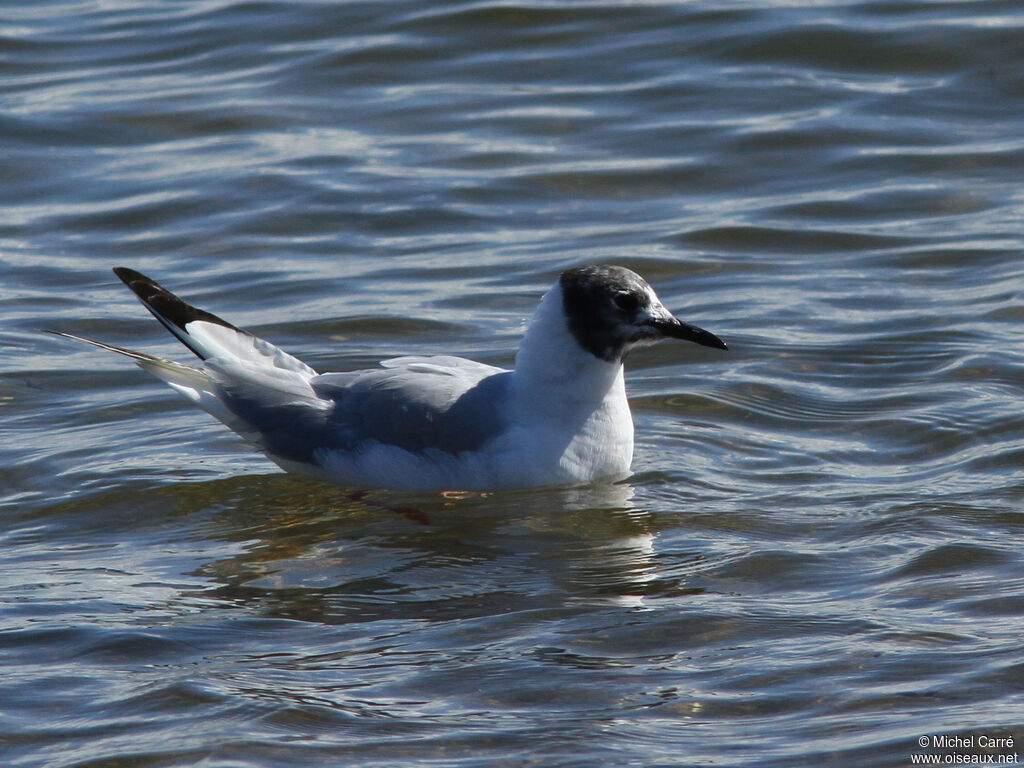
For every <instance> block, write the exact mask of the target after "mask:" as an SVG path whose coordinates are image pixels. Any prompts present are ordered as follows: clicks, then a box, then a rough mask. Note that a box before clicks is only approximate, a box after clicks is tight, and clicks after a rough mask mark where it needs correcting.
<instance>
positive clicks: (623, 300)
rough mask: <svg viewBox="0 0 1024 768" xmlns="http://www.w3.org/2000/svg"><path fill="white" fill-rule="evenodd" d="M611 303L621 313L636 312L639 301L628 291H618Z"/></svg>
mask: <svg viewBox="0 0 1024 768" xmlns="http://www.w3.org/2000/svg"><path fill="white" fill-rule="evenodd" d="M612 301H613V302H614V303H615V306H616V307H618V308H619V309H621V310H622V311H623V312H630V313H632V312H636V311H637V310H638V309H639V308H640V299H639V298H638V297H637V295H636V294H635V293H630V292H628V291H620V292H619V293H616V294H615V295H614V296H612Z"/></svg>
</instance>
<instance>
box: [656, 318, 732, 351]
mask: <svg viewBox="0 0 1024 768" xmlns="http://www.w3.org/2000/svg"><path fill="white" fill-rule="evenodd" d="M653 325H654V327H655V328H656V329H657V330H658V332H659V333H661V335H662V336H666V337H668V338H670V339H682V340H683V341H692V342H694V343H695V344H701V345H703V346H705V347H714V348H715V349H728V347H727V346H725V342H724V341H722V340H721V339H720V338H718V337H717V336H715V334H713V333H711V331H705V330H704V329H703V328H698V327H697V326H696V325H690V324H689V323H684V322H683V321H682V320H679V319H677V318H674V317H673V318H672V319H671V320H659V321H658V322H656V323H654V324H653Z"/></svg>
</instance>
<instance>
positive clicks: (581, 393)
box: [515, 285, 625, 409]
mask: <svg viewBox="0 0 1024 768" xmlns="http://www.w3.org/2000/svg"><path fill="white" fill-rule="evenodd" d="M515 371H516V379H517V384H518V385H519V386H520V387H521V389H520V394H521V395H523V396H525V397H526V398H528V399H529V400H531V401H532V402H533V403H534V404H535V405H536V406H544V407H552V408H563V407H570V408H573V409H576V408H581V407H582V408H587V407H593V408H596V407H598V406H599V405H600V404H601V403H602V402H604V401H605V399H606V398H607V397H608V396H609V395H612V396H613V397H614V396H618V395H619V394H620V393H621V397H622V398H623V399H624V398H625V383H624V379H623V374H622V364H621V363H620V362H618V361H616V362H611V363H610V362H607V361H605V360H601V359H599V358H597V357H596V356H594V355H593V354H591V353H590V352H587V351H586V350H584V349H583V348H582V347H580V345H579V344H577V343H576V339H575V338H574V337H573V335H572V332H571V331H570V330H569V327H568V325H567V323H566V320H565V312H564V310H563V305H562V289H561V287H560V286H558V285H555V287H554V288H552V289H551V290H550V291H548V292H547V293H546V294H545V295H544V298H543V299H541V302H540V306H539V307H537V311H536V313H535V314H534V316H533V320H531V321H530V325H529V327H528V328H527V329H526V335H525V336H524V337H523V341H522V343H521V344H520V345H519V352H517V353H516V365H515Z"/></svg>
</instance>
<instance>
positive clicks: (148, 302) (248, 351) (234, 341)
mask: <svg viewBox="0 0 1024 768" xmlns="http://www.w3.org/2000/svg"><path fill="white" fill-rule="evenodd" d="M114 274H115V275H117V276H118V277H119V278H120V279H121V281H122V282H123V283H124V284H125V285H127V286H128V287H129V288H130V289H131V290H132V292H133V293H134V294H135V295H136V296H137V297H138V299H139V301H141V302H142V305H143V306H144V307H145V308H146V309H148V310H149V311H150V313H152V315H153V317H155V318H156V319H157V320H159V321H160V323H161V325H163V326H164V328H166V329H167V330H168V331H170V332H171V333H172V334H174V336H175V338H177V339H178V341H180V342H181V343H182V344H184V345H185V346H186V347H188V348H189V349H190V350H192V352H193V353H194V354H195V355H196V356H197V357H199V359H201V360H208V359H210V358H221V359H224V360H228V361H237V362H241V363H248V364H252V365H254V366H256V367H260V368H277V369H280V370H283V371H291V372H294V373H298V374H300V375H301V376H302V377H304V378H306V379H309V378H312V377H313V376H316V371H314V370H313V369H312V368H310V367H309V366H308V365H306V364H305V363H304V362H302V361H301V360H299V359H298V358H296V357H293V356H292V355H289V354H288V353H287V352H285V351H284V350H283V349H280V348H279V347H276V346H274V345H273V344H271V343H270V342H268V341H264V340H263V339H261V338H259V337H257V336H254V335H253V334H251V333H249V332H248V331H244V330H242V329H241V328H236V327H235V326H233V325H232V324H231V323H229V322H227V321H226V320H222V319H221V318H219V317H217V316H216V315H214V314H212V313H210V312H207V311H206V310H204V309H199V308H197V307H193V306H192V305H191V304H188V303H187V302H185V301H183V300H182V299H180V298H179V297H178V296H175V295H174V294H173V293H171V292H170V291H168V290H167V289H166V288H164V287H163V286H162V285H160V284H159V283H158V282H156V281H155V280H153V279H151V278H149V277H146V276H145V275H143V274H142V273H141V272H136V271H135V270H134V269H128V268H127V267H115V268H114ZM115 351H117V350H116V349H115Z"/></svg>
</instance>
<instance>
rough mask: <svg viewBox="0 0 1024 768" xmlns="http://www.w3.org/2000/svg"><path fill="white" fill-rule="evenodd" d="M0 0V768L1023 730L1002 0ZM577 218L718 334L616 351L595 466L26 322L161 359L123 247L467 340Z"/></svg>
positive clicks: (267, 318)
mask: <svg viewBox="0 0 1024 768" xmlns="http://www.w3.org/2000/svg"><path fill="white" fill-rule="evenodd" d="M2 18H3V24H2V27H0V52H2V62H3V64H2V79H0V88H2V101H0V104H2V114H0V137H2V144H0V146H2V148H3V155H2V156H3V163H2V166H0V167H2V174H3V183H2V184H0V297H2V301H0V342H2V346H0V404H2V413H3V415H4V418H3V419H2V421H0V431H2V433H3V434H2V438H3V439H2V443H0V466H2V467H3V469H2V470H0V482H2V488H3V490H2V495H0V514H2V518H0V519H2V521H3V523H2V528H0V537H2V542H3V553H4V561H3V566H2V568H0V580H2V581H0V584H2V592H0V595H2V597H0V600H2V613H0V664H2V669H3V674H2V676H0V701H2V702H3V705H2V707H0V751H2V754H3V761H2V762H3V763H4V765H7V766H19V767H21V766H47V767H48V768H71V767H72V766H74V767H75V768H86V767H88V768H99V767H100V766H103V767H104V768H114V767H116V768H127V767H128V766H132V767H133V768H134V767H136V766H139V767H141V766H161V767H163V766H232V767H235V766H287V767H289V768H294V767H295V766H342V765H346V766H347V765H359V766H374V768H379V767H381V766H385V767H386V766H402V767H403V768H404V767H408V766H427V765H445V766H449V765H459V766H500V765H508V766H519V765H526V764H530V765H544V766H581V767H582V766H587V767H588V768H589V767H590V766H597V765H601V766H627V765H630V766H670V765H671V766H674V765H679V766H684V765H685V766H705V765H749V766H754V765H756V766H779V767H780V768H781V767H782V766H786V767H790V766H821V765H842V766H846V765H858V766H862V765H863V766H902V765H911V764H912V760H913V759H915V758H914V757H913V756H914V755H916V754H919V753H930V754H933V755H939V756H941V758H942V759H949V760H953V759H969V758H970V757H971V756H972V755H992V756H993V757H994V758H997V759H1003V760H1004V764H1006V763H1005V761H1008V760H1011V758H1014V755H1015V754H1016V753H1018V752H1020V751H1024V750H1021V749H1020V745H1021V742H1022V741H1024V672H1022V670H1024V651H1022V650H1021V642H1020V637H1021V631H1022V617H1024V559H1022V557H1021V554H1020V552H1021V544H1020V541H1021V534H1022V533H1024V485H1022V482H1021V477H1022V474H1021V473H1022V470H1021V465H1022V459H1024V450H1022V448H1021V437H1022V435H1024V415H1022V408H1021V400H1022V398H1021V380H1022V376H1021V373H1022V370H1024V353H1022V351H1021V350H1022V345H1021V338H1022V330H1021V328H1022V326H1021V321H1022V320H1024V302H1022V297H1021V293H1022V290H1024V267H1022V261H1021V256H1020V254H1021V246H1022V236H1021V219H1022V217H1021V210H1022V207H1021V206H1022V192H1021V185H1020V184H1021V182H1020V180H1021V178H1022V170H1024V98H1022V97H1024V76H1022V74H1021V73H1022V72H1024V47H1022V45H1021V39H1022V34H1024V9H1022V8H1021V6H1020V4H1019V3H1018V2H1017V0H1005V2H998V1H995V0H978V1H977V2H967V1H966V0H964V1H962V2H923V1H921V2H909V1H908V2H898V1H896V0H892V1H889V2H869V3H863V2H832V3H821V2H809V1H808V2H724V1H723V2H712V1H711V0H697V1H695V2H689V3H658V2H648V3H627V2H621V1H620V2H616V1H615V0H609V1H608V2H593V3H576V2H568V1H565V0H563V1H562V2H538V3H529V4H526V3H514V2H513V3H508V2H498V1H497V0H483V1H482V2H476V3H427V2H374V3H326V2H296V1H295V0H290V1H289V2H259V3H253V2H249V3H245V2H228V1H227V0H221V1H214V0H209V1H207V2H171V1H168V0H135V1H134V2H133V1H132V0H114V1H113V2H107V3H84V2H70V1H66V2H58V1H55V2H34V3H14V2H7V3H5V4H4V7H3V13H2ZM585 262H615V263H621V264H624V265H626V266H630V267H632V268H635V269H637V270H638V271H640V272H641V273H643V274H644V275H646V276H647V277H648V278H649V279H650V280H651V282H652V283H654V284H655V286H656V287H657V288H658V290H659V293H660V295H661V296H662V298H663V299H664V300H665V302H666V304H667V305H668V306H670V307H672V308H674V309H677V310H678V311H679V313H680V314H681V316H682V317H683V318H684V319H687V320H689V321H691V322H694V323H697V324H699V325H701V326H703V327H706V328H708V329H709V330H711V331H713V332H715V333H717V334H719V335H720V336H722V337H723V338H724V339H726V340H727V341H728V343H729V345H730V348H731V350H730V352H729V353H727V354H720V353H717V352H715V351H714V350H706V349H701V348H698V347H695V346H684V345H668V344H665V345H662V346H659V347H656V348H652V349H646V350H641V351H637V352H635V353H634V354H633V355H632V356H631V358H630V364H631V365H630V367H629V371H628V376H627V381H628V386H629V389H630V394H631V399H632V404H633V410H634V416H635V420H636V422H637V433H638V446H637V456H636V460H635V463H634V468H635V470H636V474H635V475H634V477H633V478H632V479H631V480H630V481H629V482H628V483H625V484H620V485H616V486H598V487H594V488H589V489H576V490H538V491H528V492H518V493H501V494H494V495H490V496H483V497H480V496H473V497H465V498H460V497H441V496H436V495H416V494H398V493H388V492H383V491H381V492H373V493H371V494H369V495H368V496H363V495H360V494H355V493H353V492H352V491H351V490H350V489H344V488H333V487H329V486H325V485H320V484H317V483H313V482H310V481H306V480H302V479H296V478H293V477H288V476H285V475H283V474H281V473H279V472H277V471H276V470H275V469H274V468H273V467H272V466H271V465H270V464H268V463H267V462H266V461H264V460H263V459H261V458H260V457H259V456H258V455H255V454H253V453H252V452H251V451H249V450H248V449H247V448H245V447H244V446H242V445H241V444H240V443H239V442H238V441H237V440H236V439H235V438H234V437H233V436H232V435H231V434H230V433H228V432H227V431H226V430H224V429H223V428H222V427H220V426H219V425H217V424H216V423H214V422H213V421H212V420H211V419H209V418H208V417H206V416H205V415H204V414H202V413H200V412H197V411H194V410H192V409H191V408H189V407H188V405H187V404H185V403H184V402H183V401H180V400H179V399H177V398H176V396H175V395H174V394H173V393H172V392H171V391H170V390H167V389H166V388H163V387H161V386H160V385H159V384H158V383H157V382H155V381H153V380H152V379H150V378H149V377H147V376H146V375H145V374H144V373H142V372H141V371H138V370H136V369H135V368H134V367H133V366H131V365H130V364H128V363H127V362H126V361H123V360H120V359H117V358H114V357H113V356H110V355H107V354H104V353H102V352H100V351H99V350H93V349H91V348H86V347H84V346H76V345H73V344H71V343H70V342H65V341H63V340H60V339H56V338H52V337H48V336H44V335H42V334H40V333H39V332H38V329H40V328H55V329H61V330H69V331H74V332H78V333H82V334H85V335H90V336H95V337H99V338H102V339H104V340H107V341H109V342H111V343H114V344H121V345H127V346H133V347H138V348H142V349H145V350H148V351H151V352H155V353H158V354H167V355H174V356H177V357H178V358H179V359H184V357H185V355H187V352H186V351H185V350H183V349H182V348H180V346H177V345H175V343H174V342H173V340H172V339H170V337H169V336H167V335H166V334H165V333H163V331H162V330H161V329H160V328H159V327H158V326H157V325H156V324H155V323H154V322H152V320H151V318H149V317H148V316H147V315H146V313H145V311H144V310H143V309H142V308H141V307H140V306H138V304H137V303H135V302H134V300H133V298H132V297H131V295H130V294H129V293H128V292H127V291H126V290H125V289H124V288H123V287H122V286H120V285H119V284H118V283H117V282H116V280H115V279H114V277H113V275H112V274H111V273H110V272H109V268H110V267H112V266H114V265H117V264H125V265H127V266H131V267H135V268H137V269H140V270H142V271H144V272H147V273H151V274H152V275H153V276H154V277H156V278H157V279H159V280H162V281H164V282H165V283H166V284H168V285H169V286H170V287H172V288H173V289H175V290H177V291H178V292H180V293H181V294H183V295H184V296H186V297H188V298H190V299H192V300H194V301H195V302H196V303H197V304H199V305H200V306H205V307H208V308H210V309H212V310H213V311H215V312H217V313H219V314H221V315H223V316H224V317H227V318H228V319H230V320H232V321H233V322H235V323H236V324H239V325H242V326H244V327H249V328H252V329H253V330H255V331H257V332H258V333H260V334H261V335H264V336H266V337H267V338H270V339H272V340H274V341H276V342H278V343H280V344H281V345H282V346H284V347H285V348H287V349H289V350H290V351H292V352H294V353H296V354H298V355H299V356H300V357H302V358H304V359H305V360H307V361H308V362H310V363H311V364H312V365H314V366H317V367H319V368H322V369H327V370H330V369H335V370H340V369H348V368H356V367H360V366H366V365H371V364H373V363H374V362H375V361H376V360H378V359H380V358H381V357H386V356H391V355H397V354H409V353H414V354H431V353H438V352H441V353H453V354H461V355H466V356H470V357H473V358H476V359H481V360H484V361H487V362H491V363H495V364H500V365H507V364H508V363H510V362H511V359H512V354H513V352H514V349H515V345H516V343H517V340H518V338H519V336H520V333H521V331H522V327H523V323H524V321H525V319H526V318H527V317H528V316H529V315H530V313H531V312H532V310H533V308H534V306H535V304H536V301H537V299H538V297H539V295H540V294H541V293H542V292H543V291H544V290H545V289H546V288H547V287H548V286H549V285H550V284H551V283H552V282H553V280H554V279H555V277H556V276H557V274H558V272H559V271H560V270H561V269H564V268H566V267H568V266H571V265H575V264H580V263H585ZM424 521H426V522H424ZM942 736H950V737H953V736H957V737H961V739H963V740H964V741H962V742H960V743H959V744H960V745H959V746H957V745H956V744H954V745H953V746H951V747H945V748H943V747H940V746H938V744H939V743H940V742H939V741H933V740H932V739H933V737H942ZM981 737H986V738H997V737H1011V738H1013V739H1014V740H1015V742H1016V744H1015V745H1014V746H1012V747H1011V746H1009V745H1007V744H1004V745H1002V746H995V747H994V746H986V744H985V743H984V742H983V741H982V739H981ZM922 738H923V739H924V740H925V743H926V747H925V748H922V747H920V746H919V740H920V739H922ZM970 739H973V740H974V746H965V745H964V743H965V742H966V741H967V740H970Z"/></svg>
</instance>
